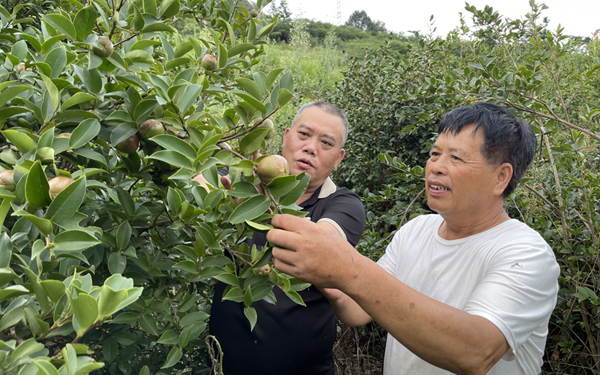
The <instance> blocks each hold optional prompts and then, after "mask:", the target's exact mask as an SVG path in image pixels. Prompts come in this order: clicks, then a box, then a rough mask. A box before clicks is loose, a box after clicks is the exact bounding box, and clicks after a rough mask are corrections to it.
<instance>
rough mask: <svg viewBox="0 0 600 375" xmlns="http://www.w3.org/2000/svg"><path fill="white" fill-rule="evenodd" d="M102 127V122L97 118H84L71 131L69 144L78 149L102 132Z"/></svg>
mask: <svg viewBox="0 0 600 375" xmlns="http://www.w3.org/2000/svg"><path fill="white" fill-rule="evenodd" d="M100 129H101V126H100V122H99V121H98V120H96V119H95V118H88V119H85V120H83V121H82V122H81V123H80V124H79V125H77V127H76V128H75V129H74V130H73V132H72V133H71V137H69V146H71V148H73V149H77V148H79V147H82V146H84V145H86V144H87V143H88V142H89V141H91V140H92V139H94V137H96V136H97V135H98V133H100Z"/></svg>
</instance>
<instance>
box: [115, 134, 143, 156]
mask: <svg viewBox="0 0 600 375" xmlns="http://www.w3.org/2000/svg"><path fill="white" fill-rule="evenodd" d="M139 145H140V140H139V138H138V137H137V135H135V134H134V135H132V136H130V137H128V138H126V139H124V140H122V141H121V142H119V143H117V145H116V146H115V148H116V149H117V150H119V151H121V152H124V153H126V154H131V153H134V152H136V151H137V149H138V147H139Z"/></svg>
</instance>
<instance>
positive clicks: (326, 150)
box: [209, 102, 365, 375]
mask: <svg viewBox="0 0 600 375" xmlns="http://www.w3.org/2000/svg"><path fill="white" fill-rule="evenodd" d="M347 137H348V120H347V119H346V116H345V115H344V113H343V112H342V111H340V110H339V109H338V108H337V107H335V106H334V105H332V104H329V103H325V102H314V103H309V104H307V105H305V106H303V107H302V108H301V109H300V110H299V111H298V114H297V115H296V117H295V118H294V121H293V122H292V126H291V127H290V128H288V129H286V130H285V132H284V135H283V152H282V155H283V156H284V157H285V158H286V159H287V161H288V162H289V167H290V173H291V174H299V173H301V172H305V173H306V174H307V175H309V176H310V182H309V185H308V188H307V189H306V192H305V193H304V194H303V195H302V196H301V197H300V199H298V201H297V202H296V204H298V205H299V206H300V207H302V209H303V210H304V211H307V212H308V215H307V219H309V220H311V221H312V222H315V223H317V224H319V225H322V226H323V227H324V228H325V229H326V230H328V231H330V232H331V233H333V234H335V235H339V236H342V237H343V238H345V239H346V240H347V241H348V242H349V243H351V244H352V245H353V246H356V244H357V243H358V240H359V239H360V236H361V235H362V232H363V230H364V226H365V212H364V208H363V205H362V202H361V201H360V198H359V197H358V196H357V195H356V194H354V193H353V192H352V191H350V190H348V189H346V188H338V187H337V186H336V185H335V184H334V183H333V181H332V180H331V179H330V178H329V175H330V174H331V172H332V171H333V170H334V169H335V168H336V167H337V165H338V164H339V163H340V162H341V161H342V159H343V157H344V149H343V145H344V143H345V141H346V139H347ZM248 242H249V245H250V246H251V245H252V244H256V245H257V246H258V247H261V246H264V245H265V244H266V237H265V236H264V235H262V234H255V235H254V237H253V238H252V239H251V240H249V241H248ZM225 288H226V285H224V284H223V283H219V284H218V285H217V287H216V289H215V296H214V301H213V305H212V309H211V318H210V323H209V327H210V333H211V334H212V335H214V336H215V337H216V338H217V340H218V341H219V344H220V345H221V348H222V350H223V371H224V373H225V375H237V374H244V375H255V374H256V375H296V374H297V375H333V374H334V365H333V351H332V349H333V343H334V341H335V338H336V318H335V315H334V312H333V310H332V308H331V306H330V305H329V301H328V300H327V298H325V297H324V296H323V295H322V294H321V292H320V291H319V290H318V289H316V288H315V287H313V286H311V287H309V288H307V289H305V290H303V291H301V292H300V295H301V296H302V299H303V300H304V302H305V303H306V307H304V306H301V305H298V304H296V303H294V302H293V301H291V300H290V299H289V298H288V297H287V296H286V295H285V293H283V291H281V290H280V289H279V288H277V287H276V288H274V289H273V292H274V293H275V296H276V298H277V304H275V305H273V304H270V303H268V302H266V301H264V300H261V301H257V302H255V303H253V304H252V307H254V308H255V309H256V311H257V315H258V321H257V323H256V326H255V327H254V330H252V331H251V330H250V324H249V322H248V320H247V318H246V317H245V315H244V304H242V303H237V302H232V301H222V300H221V297H222V296H223V291H224V290H225Z"/></svg>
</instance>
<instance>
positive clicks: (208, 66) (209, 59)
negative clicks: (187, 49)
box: [200, 53, 217, 71]
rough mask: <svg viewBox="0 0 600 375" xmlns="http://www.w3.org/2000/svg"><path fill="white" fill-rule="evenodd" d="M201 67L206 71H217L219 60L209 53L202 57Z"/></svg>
mask: <svg viewBox="0 0 600 375" xmlns="http://www.w3.org/2000/svg"><path fill="white" fill-rule="evenodd" d="M200 65H201V66H202V68H204V70H208V71H213V70H215V69H217V59H216V58H215V57H214V56H213V55H211V54H210V53H207V54H206V55H204V56H202V60H200Z"/></svg>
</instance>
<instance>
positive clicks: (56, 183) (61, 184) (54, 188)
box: [48, 176, 75, 199]
mask: <svg viewBox="0 0 600 375" xmlns="http://www.w3.org/2000/svg"><path fill="white" fill-rule="evenodd" d="M73 181H75V180H73V179H72V178H70V177H66V176H56V177H54V178H51V179H50V180H48V185H49V186H50V190H49V192H50V198H52V199H54V198H56V196H57V195H58V193H60V192H61V191H63V190H65V188H66V187H67V186H69V185H70V184H71V183H73Z"/></svg>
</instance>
